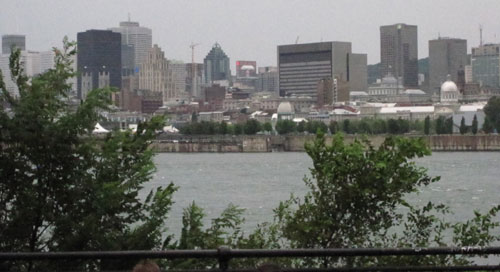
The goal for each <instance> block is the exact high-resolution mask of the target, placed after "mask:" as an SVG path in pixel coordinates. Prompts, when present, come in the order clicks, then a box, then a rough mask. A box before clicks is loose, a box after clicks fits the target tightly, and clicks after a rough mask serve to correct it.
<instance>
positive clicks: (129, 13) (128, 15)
mask: <svg viewBox="0 0 500 272" xmlns="http://www.w3.org/2000/svg"><path fill="white" fill-rule="evenodd" d="M128 21H129V22H130V12H129V13H128Z"/></svg>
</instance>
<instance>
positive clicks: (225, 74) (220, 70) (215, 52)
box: [203, 43, 231, 84]
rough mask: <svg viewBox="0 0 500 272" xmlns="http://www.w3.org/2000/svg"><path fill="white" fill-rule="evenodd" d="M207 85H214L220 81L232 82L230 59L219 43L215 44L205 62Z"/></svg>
mask: <svg viewBox="0 0 500 272" xmlns="http://www.w3.org/2000/svg"><path fill="white" fill-rule="evenodd" d="M203 70H204V73H205V83H209V84H211V83H214V81H218V80H227V81H230V80H231V70H230V68H229V57H228V56H227V55H226V53H224V51H223V50H222V48H221V47H220V45H219V44H218V43H215V44H214V46H213V47H212V49H211V50H210V52H208V54H207V56H206V57H205V59H204V60H203Z"/></svg>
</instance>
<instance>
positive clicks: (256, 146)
mask: <svg viewBox="0 0 500 272" xmlns="http://www.w3.org/2000/svg"><path fill="white" fill-rule="evenodd" d="M314 137H315V136H314V135H293V136H292V135H290V136H279V135H272V136H271V135H255V136H246V135H245V136H243V135H241V136H219V135H216V136H215V135H204V136H203V135H200V136H198V135H197V136H187V135H162V136H160V137H159V138H158V139H157V140H156V141H154V142H153V143H152V147H153V149H154V150H155V151H157V152H187V153H189V152H272V151H290V152H303V151H304V144H305V143H306V142H310V141H313V140H314ZM408 137H423V138H424V139H425V140H426V142H427V143H428V144H429V146H430V147H431V149H432V150H433V151H500V135H475V136H474V135H433V136H419V135H411V136H408ZM355 138H356V136H351V135H346V136H345V140H346V141H347V142H351V141H353V140H354V139H355ZM367 138H368V140H370V142H371V143H372V144H373V145H374V146H378V145H380V144H381V143H382V142H383V141H384V139H385V135H373V136H367ZM329 141H331V139H330V137H327V143H328V142H329Z"/></svg>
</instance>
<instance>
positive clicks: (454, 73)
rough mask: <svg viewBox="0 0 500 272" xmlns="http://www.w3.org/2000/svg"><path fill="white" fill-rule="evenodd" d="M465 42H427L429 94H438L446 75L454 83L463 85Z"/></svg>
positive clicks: (455, 40)
mask: <svg viewBox="0 0 500 272" xmlns="http://www.w3.org/2000/svg"><path fill="white" fill-rule="evenodd" d="M466 65H467V40H464V39H454V38H439V39H437V40H430V41H429V93H430V94H435V93H437V92H439V88H440V86H441V84H442V83H443V82H445V81H446V80H447V75H450V76H451V80H452V81H454V82H461V81H463V82H464V83H465V66H466Z"/></svg>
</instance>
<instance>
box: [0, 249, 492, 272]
mask: <svg viewBox="0 0 500 272" xmlns="http://www.w3.org/2000/svg"><path fill="white" fill-rule="evenodd" d="M495 254H500V247H436V248H338V249H337V248H336V249H270V250H267V249H230V248H227V247H220V248H218V249H213V250H166V251H78V252H31V253H24V252H9V253H0V262H6V261H41V260H49V261H54V260H109V259H130V258H133V259H169V260H174V259H216V260H218V266H219V269H218V270H216V271H255V268H248V269H230V268H229V262H230V260H232V259H241V258H247V259H250V258H267V259H269V258H318V257H374V256H436V255H483V256H485V255H487V256H491V255H495ZM189 271H193V270H189ZM281 271H500V264H497V265H451V266H436V265H423V266H411V265H408V266H400V265H397V266H372V267H331V268H282V269H281Z"/></svg>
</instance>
